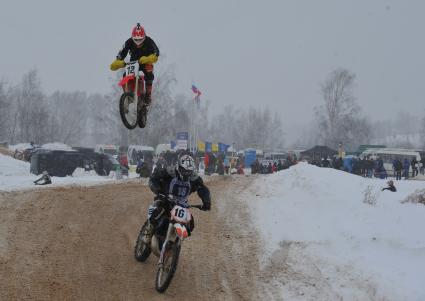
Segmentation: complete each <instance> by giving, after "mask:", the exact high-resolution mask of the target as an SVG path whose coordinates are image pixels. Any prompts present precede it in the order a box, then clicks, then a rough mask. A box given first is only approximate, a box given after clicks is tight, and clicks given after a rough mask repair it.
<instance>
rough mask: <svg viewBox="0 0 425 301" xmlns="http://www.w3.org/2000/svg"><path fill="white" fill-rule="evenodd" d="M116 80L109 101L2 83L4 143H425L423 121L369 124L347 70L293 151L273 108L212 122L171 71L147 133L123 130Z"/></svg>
mask: <svg viewBox="0 0 425 301" xmlns="http://www.w3.org/2000/svg"><path fill="white" fill-rule="evenodd" d="M119 77H120V75H119V74H116V77H114V78H111V82H112V86H111V89H110V92H109V93H107V94H87V93H86V92H81V91H74V92H63V91H56V92H54V93H52V94H50V95H47V94H46V93H44V91H43V89H42V86H41V81H40V78H39V75H38V73H37V71H36V70H30V71H29V72H27V73H26V74H25V75H24V76H23V77H22V80H21V82H19V83H18V84H16V85H10V84H8V83H6V82H4V81H2V82H0V141H7V142H9V143H10V144H16V143H20V142H29V141H34V142H35V143H38V144H43V143H46V142H62V143H65V144H68V145H73V146H94V145H95V144H106V143H108V144H109V143H110V144H118V145H130V144H142V145H151V146H155V145H157V144H159V143H167V142H169V141H171V140H174V139H175V137H176V133H177V132H181V131H188V130H189V128H190V127H191V124H192V122H194V124H195V126H196V128H197V132H198V134H197V137H198V138H199V139H200V140H202V141H211V142H223V143H227V144H231V145H233V146H234V147H235V148H236V149H243V148H247V147H256V148H260V149H263V150H283V149H285V148H290V147H292V148H307V147H311V146H313V145H315V144H319V145H327V146H329V147H331V148H334V149H335V148H336V147H337V145H338V144H339V143H343V145H344V146H345V149H346V150H355V149H356V147H357V146H358V145H360V144H371V143H375V144H390V145H388V146H393V147H418V146H417V145H415V144H414V143H413V142H412V141H409V138H406V139H407V140H406V139H405V140H403V139H401V140H400V139H398V140H395V141H390V142H389V143H388V141H386V140H385V139H384V138H385V137H392V136H396V135H404V137H409V135H408V134H409V133H418V134H419V135H421V137H422V141H425V117H423V118H419V117H415V116H413V115H412V114H410V113H407V112H400V113H399V114H398V115H397V116H396V118H393V119H387V120H373V121H371V120H370V119H369V118H368V117H367V116H366V115H365V114H364V113H363V111H362V108H361V107H360V106H359V105H358V103H357V101H356V98H355V96H354V91H353V90H354V87H355V74H354V73H352V72H350V71H348V70H346V69H337V70H334V71H333V72H331V73H330V74H329V76H328V77H327V78H326V79H325V80H324V81H323V82H322V83H321V84H320V87H321V95H320V97H321V99H322V102H321V105H319V106H317V107H315V109H314V116H313V117H312V118H311V119H310V123H309V126H307V127H306V128H304V129H302V128H300V129H295V131H298V132H299V139H298V141H296V142H295V143H293V144H292V145H288V144H286V143H285V129H284V128H283V125H282V121H281V120H282V119H281V116H280V115H279V114H278V113H277V112H271V110H270V109H268V108H253V107H250V108H242V107H238V106H235V105H228V106H225V107H223V109H222V111H221V112H220V113H218V114H215V115H212V114H211V113H210V109H209V106H210V103H209V102H208V101H202V102H201V104H200V105H199V106H196V107H195V109H193V106H194V104H193V99H192V98H191V96H188V95H184V94H177V95H175V94H174V93H173V90H172V88H173V85H174V84H175V82H176V78H175V76H174V72H173V70H172V69H171V68H170V67H165V68H163V69H162V70H160V71H159V72H158V74H157V80H156V81H155V86H154V95H153V98H154V102H153V104H152V106H151V108H150V111H149V115H148V124H147V126H146V128H145V129H135V130H132V131H129V130H127V129H126V128H125V127H124V126H123V125H122V123H121V120H120V116H119V112H118V101H119V97H120V95H121V93H122V92H121V88H120V87H118V86H117V82H118V81H119ZM318 97H319V96H318ZM192 112H194V113H195V114H194V115H192ZM192 116H194V119H193V120H192ZM306 122H308V121H306ZM293 130H294V129H291V131H293ZM391 144H392V145H391ZM424 146H425V145H421V146H420V147H424Z"/></svg>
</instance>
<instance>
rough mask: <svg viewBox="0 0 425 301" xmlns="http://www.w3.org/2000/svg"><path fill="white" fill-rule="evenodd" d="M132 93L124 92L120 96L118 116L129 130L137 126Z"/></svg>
mask: <svg viewBox="0 0 425 301" xmlns="http://www.w3.org/2000/svg"><path fill="white" fill-rule="evenodd" d="M134 106H135V99H134V93H132V92H124V93H123V94H122V95H121V98H120V116H121V120H122V122H123V123H124V126H125V127H126V128H128V129H129V130H132V129H135V128H136V127H137V121H138V115H139V114H138V112H136V110H135V108H134Z"/></svg>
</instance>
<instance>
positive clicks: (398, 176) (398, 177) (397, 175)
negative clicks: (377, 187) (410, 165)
mask: <svg viewBox="0 0 425 301" xmlns="http://www.w3.org/2000/svg"><path fill="white" fill-rule="evenodd" d="M393 168H394V174H395V179H396V180H401V170H402V169H403V164H401V161H400V160H399V159H395V160H394V161H393Z"/></svg>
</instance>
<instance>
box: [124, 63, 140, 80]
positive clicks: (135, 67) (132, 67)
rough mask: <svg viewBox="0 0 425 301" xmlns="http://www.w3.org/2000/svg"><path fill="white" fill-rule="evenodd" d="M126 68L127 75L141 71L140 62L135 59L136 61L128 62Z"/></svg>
mask: <svg viewBox="0 0 425 301" xmlns="http://www.w3.org/2000/svg"><path fill="white" fill-rule="evenodd" d="M125 70H126V72H125V73H126V75H127V76H129V75H136V74H137V72H139V62H138V61H134V62H130V63H128V64H127V66H126V67H125Z"/></svg>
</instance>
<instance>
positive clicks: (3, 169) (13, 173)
mask: <svg viewBox="0 0 425 301" xmlns="http://www.w3.org/2000/svg"><path fill="white" fill-rule="evenodd" d="M135 177H137V174H135V173H130V178H135ZM38 178H40V176H36V175H33V174H31V173H30V163H28V162H23V161H20V160H16V159H13V158H12V157H9V156H5V155H2V154H0V191H12V190H21V189H31V188H34V187H40V188H41V187H52V186H63V185H85V186H87V185H94V184H102V183H106V182H113V181H116V177H115V175H114V174H113V173H112V174H111V175H110V176H108V177H102V176H98V175H97V174H96V173H94V172H93V171H89V172H85V171H84V170H83V169H77V170H76V171H75V172H74V173H73V176H68V177H52V184H51V185H46V186H35V185H34V181H35V180H37V179H38Z"/></svg>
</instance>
